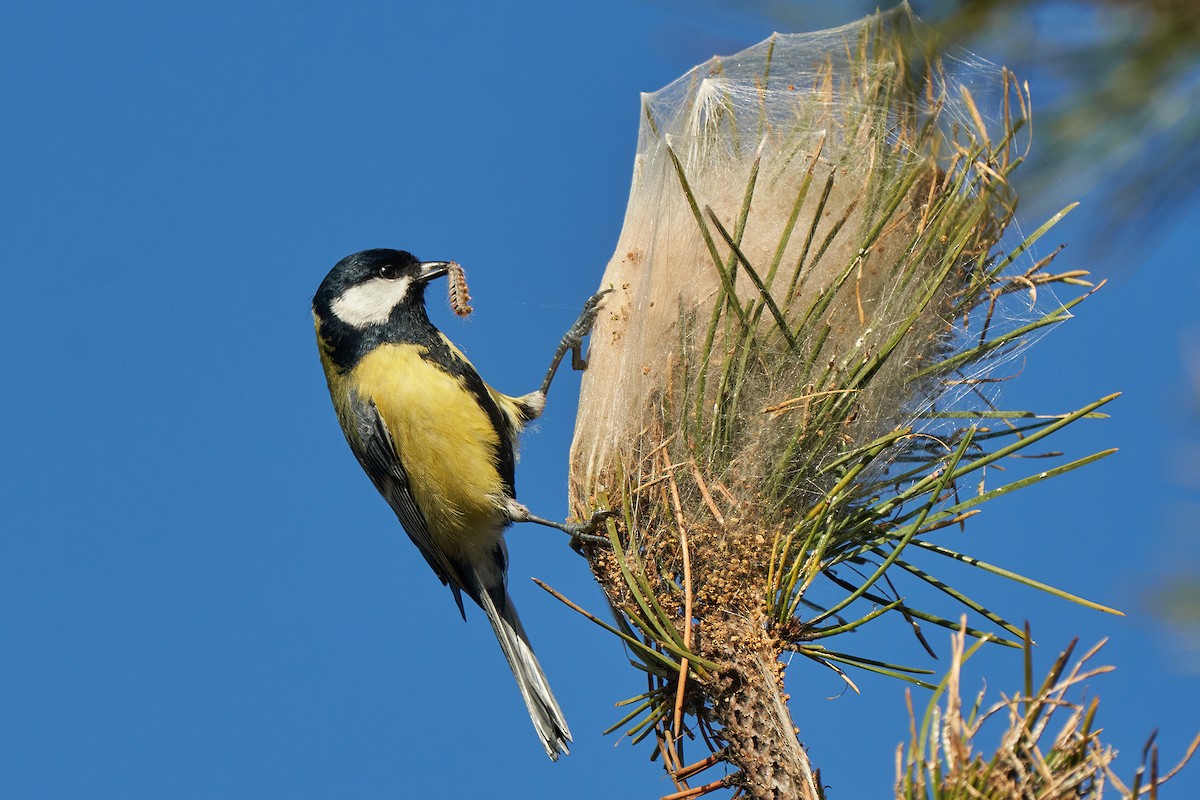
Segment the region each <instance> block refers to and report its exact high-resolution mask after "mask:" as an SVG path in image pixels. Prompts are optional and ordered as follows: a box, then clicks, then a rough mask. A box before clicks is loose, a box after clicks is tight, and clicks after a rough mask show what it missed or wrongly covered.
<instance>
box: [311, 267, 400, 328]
mask: <svg viewBox="0 0 1200 800" xmlns="http://www.w3.org/2000/svg"><path fill="white" fill-rule="evenodd" d="M411 283H412V278H410V277H405V278H400V279H399V280H394V281H389V280H384V279H383V278H373V279H371V280H369V281H367V282H366V283H360V284H359V285H358V286H352V287H350V288H349V289H347V290H346V291H345V292H343V293H342V296H341V297H339V298H338V299H336V300H334V301H333V302H332V303H331V304H330V306H329V308H330V310H331V311H333V314H334V316H335V317H337V318H338V319H340V320H341V321H342V322H345V323H346V324H347V325H352V326H354V327H355V328H360V329H361V328H367V327H370V326H372V325H382V324H383V323H385V322H387V321H388V317H390V316H391V315H392V309H393V308H395V307H396V306H397V305H399V304H400V302H402V301H403V300H404V298H405V297H406V296H408V287H409V285H410V284H411Z"/></svg>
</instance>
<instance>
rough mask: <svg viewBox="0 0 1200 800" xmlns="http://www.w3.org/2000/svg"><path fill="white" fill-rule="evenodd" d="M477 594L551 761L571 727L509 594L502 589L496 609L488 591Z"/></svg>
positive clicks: (564, 747)
mask: <svg viewBox="0 0 1200 800" xmlns="http://www.w3.org/2000/svg"><path fill="white" fill-rule="evenodd" d="M501 591H503V589H501ZM478 595H479V596H478V601H479V605H480V607H482V608H483V611H484V613H485V614H487V618H488V622H490V623H492V630H493V631H495V633H496V639H497V640H499V642H500V649H501V650H503V651H504V657H505V658H506V659H507V660H508V666H509V667H511V668H512V671H513V676H514V677H516V679H517V686H518V687H519V688H520V690H521V697H522V698H523V699H524V700H525V708H527V709H528V710H529V718H530V719H532V720H533V727H534V728H536V729H537V734H538V737H539V738H540V739H541V740H542V747H544V748H546V755H548V756H550V759H551V760H552V761H557V760H558V756H559V754H560V753H569V752H570V750H569V749H568V747H567V743H568V742H570V741H571V731H570V730H569V729H568V728H567V721H566V719H565V718H564V717H563V713H562V709H561V708H559V707H558V701H557V700H555V699H554V693H553V692H551V691H550V684H549V683H548V682H547V681H546V674H545V673H544V672H542V666H541V665H540V664H539V663H538V660H537V657H536V656H534V654H533V648H531V647H530V646H529V637H527V636H526V635H525V629H524V627H522V625H521V619H520V618H519V617H518V616H517V610H516V607H515V606H513V602H512V598H510V597H509V596H508V593H507V592H505V593H504V595H503V599H504V607H503V608H502V609H497V608H496V603H495V601H494V600H493V599H492V593H491V592H488V591H481V592H479V593H478Z"/></svg>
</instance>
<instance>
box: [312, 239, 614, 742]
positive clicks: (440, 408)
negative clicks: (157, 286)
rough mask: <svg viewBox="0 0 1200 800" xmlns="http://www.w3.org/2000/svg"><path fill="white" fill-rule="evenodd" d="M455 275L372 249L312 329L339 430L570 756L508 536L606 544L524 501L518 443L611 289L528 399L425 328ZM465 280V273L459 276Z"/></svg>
mask: <svg viewBox="0 0 1200 800" xmlns="http://www.w3.org/2000/svg"><path fill="white" fill-rule="evenodd" d="M452 269H457V265H456V264H454V262H448V261H421V260H419V259H418V258H416V257H415V256H413V255H412V254H411V253H409V252H407V251H404V250H393V249H382V248H381V249H371V250H363V251H361V252H357V253H354V254H352V255H349V256H347V257H346V258H343V259H342V260H341V261H339V262H338V263H337V264H336V265H335V266H334V267H333V269H332V270H330V271H329V274H328V275H326V276H325V279H324V280H323V281H322V282H321V285H320V287H319V288H318V289H317V292H316V294H315V295H314V297H313V304H312V310H313V319H314V324H315V327H316V333H317V344H318V349H319V351H320V358H321V365H322V367H323V368H324V372H325V377H326V381H327V383H328V385H329V393H330V397H331V398H332V400H333V406H334V410H335V412H336V414H337V418H338V421H339V423H340V424H341V428H342V432H343V433H344V434H345V437H346V441H347V442H348V443H349V445H350V449H351V450H352V451H353V453H354V456H355V457H356V458H357V460H358V462H359V464H360V465H361V466H362V468H363V470H364V471H365V472H366V473H367V476H368V477H369V478H370V479H371V482H372V483H373V484H374V485H375V488H376V489H377V490H378V491H379V493H380V494H381V495H382V496H383V498H384V499H385V500H386V501H387V502H388V504H389V505H390V506H391V508H392V510H393V511H394V512H395V514H396V517H397V518H398V519H399V521H400V524H401V526H402V527H403V528H404V530H405V532H406V533H407V534H408V536H409V538H410V539H412V541H413V543H414V544H415V545H416V547H417V549H418V550H419V551H420V553H421V555H422V556H424V558H425V560H426V561H427V562H428V563H429V566H430V567H431V568H432V569H433V571H434V573H435V574H436V575H437V577H438V578H440V579H441V581H442V583H443V584H445V585H448V586H449V587H450V590H451V592H452V593H453V595H454V600H455V602H456V603H457V604H458V610H459V613H460V614H461V615H462V616H463V619H464V620H465V619H466V612H465V609H464V607H463V599H462V596H463V594H466V596H467V597H469V598H470V599H471V600H472V601H474V603H475V604H477V605H478V606H479V607H480V608H481V609H482V610H483V612H484V614H485V615H486V617H487V619H488V622H490V623H491V626H492V630H493V631H494V633H495V634H496V638H497V640H498V641H499V643H500V648H501V650H502V651H503V652H504V657H505V659H506V660H507V661H508V665H509V667H511V668H512V672H513V675H514V676H515V677H516V681H517V686H518V687H519V688H520V691H521V697H522V699H523V700H524V701H525V706H526V708H527V709H528V711H529V716H530V719H532V721H533V726H534V728H535V729H536V731H537V734H538V737H539V739H540V740H541V743H542V746H543V747H544V748H545V750H546V754H547V755H548V756H550V758H551V760H557V759H558V757H559V755H560V754H564V753H569V752H570V751H569V747H568V743H569V742H570V741H571V732H570V729H569V728H568V727H567V722H566V719H565V718H564V716H563V713H562V709H561V708H560V707H559V704H558V701H557V700H556V699H555V697H554V694H553V692H552V691H551V690H550V685H549V683H548V681H547V679H546V675H545V673H544V672H543V671H542V667H541V665H540V664H539V663H538V660H537V658H536V657H535V656H534V653H533V649H532V647H531V646H530V643H529V637H528V635H527V634H526V632H525V628H524V627H523V626H522V625H521V620H520V617H518V616H517V610H516V607H515V606H514V605H513V601H512V598H511V597H510V596H509V594H508V590H507V570H508V552H507V548H506V546H505V543H504V534H505V531H506V530H507V529H508V527H509V526H510V525H511V524H512V523H514V522H534V523H539V524H542V525H547V526H550V527H554V528H557V529H559V530H562V531H564V532H566V533H568V534H570V535H571V536H572V537H573V539H572V541H573V543H578V540H579V538H580V537H582V538H584V539H585V540H593V539H598V538H599V537H595V536H594V535H593V534H592V533H590V531H591V530H592V529H593V528H594V527H595V526H596V524H597V522H598V521H599V520H601V519H602V518H603V512H597V513H596V514H593V516H592V518H591V519H590V520H588V521H587V522H585V523H571V522H556V521H552V520H548V519H544V518H542V517H538V516H535V515H533V514H532V513H530V511H529V509H528V508H526V507H525V506H523V505H522V504H520V503H519V502H517V499H516V491H515V485H514V482H515V466H516V458H517V436H518V434H519V433H520V431H521V430H522V428H523V427H524V426H525V425H526V424H527V423H528V422H530V421H531V420H533V419H536V418H537V417H538V416H539V415H540V414H541V413H542V410H543V409H544V408H545V404H546V394H547V392H548V391H549V388H550V382H551V380H552V379H553V378H554V375H555V372H556V370H557V369H558V366H559V363H560V362H561V361H562V359H563V357H564V356H565V355H566V353H567V352H568V351H570V352H571V363H572V366H573V367H574V368H575V369H583V368H584V367H585V366H586V361H585V360H584V359H583V358H582V353H581V345H582V340H583V338H584V337H585V336H586V335H587V334H588V333H589V332H590V331H591V328H592V325H593V323H594V322H595V319H596V316H597V314H598V313H599V307H600V303H601V300H602V298H603V296H604V295H605V294H606V293H607V292H604V291H601V292H597V293H596V294H594V295H592V296H591V297H590V298H589V299H588V300H587V302H586V303H585V304H584V308H583V311H582V313H581V314H580V316H579V318H578V319H577V320H576V322H575V324H574V325H572V326H571V328H570V329H569V330H568V331H567V333H566V335H564V336H563V339H562V341H561V342H560V343H559V346H558V348H557V350H556V351H555V354H554V358H553V359H552V362H551V365H550V368H549V370H548V371H547V373H546V377H545V379H544V381H543V382H542V385H541V386H540V387H539V388H538V389H537V390H535V391H533V392H529V393H528V394H524V395H521V396H519V397H510V396H508V395H506V394H503V393H502V392H499V391H497V390H496V389H493V388H492V387H491V386H489V385H488V384H487V383H485V382H484V380H483V379H482V378H481V377H480V376H479V373H478V372H477V371H476V370H475V367H474V366H472V365H471V362H470V361H468V360H467V357H466V356H465V355H463V353H462V351H460V350H459V349H458V348H457V347H456V346H455V345H454V344H453V343H451V341H450V340H449V339H448V338H447V337H446V336H445V335H444V334H443V333H442V332H441V331H439V330H438V329H437V327H435V326H434V324H433V323H432V322H431V321H430V319H429V315H428V313H427V311H426V308H425V289H426V287H427V285H428V284H429V282H430V281H432V280H434V279H436V278H439V277H442V276H445V275H447V274H448V273H449V272H450V271H451V270H452ZM459 275H461V273H459Z"/></svg>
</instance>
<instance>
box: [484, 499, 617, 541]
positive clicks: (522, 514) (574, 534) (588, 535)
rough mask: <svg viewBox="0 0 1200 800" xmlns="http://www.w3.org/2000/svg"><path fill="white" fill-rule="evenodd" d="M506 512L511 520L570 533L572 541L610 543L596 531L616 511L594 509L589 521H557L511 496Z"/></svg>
mask: <svg viewBox="0 0 1200 800" xmlns="http://www.w3.org/2000/svg"><path fill="white" fill-rule="evenodd" d="M504 513H505V514H507V515H508V518H509V520H510V521H512V522H535V523H537V524H538V525H545V526H546V527H547V528H554V529H555V530H560V531H562V532H563V533H566V534H568V535H570V537H571V541H572V542H575V541H580V542H587V543H588V544H609V541H608V537H607V536H598V535H596V533H594V531H595V530H596V529H597V528H599V527H600V524H601V523H602V522H604V520H606V519H608V518H609V517H611V516H612V515H613V514H615V513H616V512H615V511H611V510H603V511H594V512H592V516H591V517H590V518H589V519H588V521H587V522H555V521H554V520H552V519H545V518H543V517H538V516H535V515H534V514H532V513H530V511H529V509H528V508H526V507H525V506H523V505H521V504H520V503H518V502H517V501H516V500H514V499H513V498H511V497H510V498H508V500H507V501H506V502H505V504H504Z"/></svg>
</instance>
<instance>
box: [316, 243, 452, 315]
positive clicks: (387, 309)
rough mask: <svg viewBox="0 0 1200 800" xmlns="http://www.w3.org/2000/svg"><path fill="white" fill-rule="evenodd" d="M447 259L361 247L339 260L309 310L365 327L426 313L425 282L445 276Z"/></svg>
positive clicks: (322, 284) (447, 264)
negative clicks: (441, 259)
mask: <svg viewBox="0 0 1200 800" xmlns="http://www.w3.org/2000/svg"><path fill="white" fill-rule="evenodd" d="M448 267H449V263H448V262H446V261H426V262H421V261H419V260H417V258H416V256H414V255H413V254H412V253H408V252H405V251H404V250H383V249H378V250H363V251H362V252H359V253H355V254H354V255H351V256H346V257H345V258H343V259H342V260H341V261H339V262H338V263H337V264H336V265H335V266H334V268H333V269H331V270H330V271H329V274H328V275H326V276H325V280H323V281H321V286H320V288H319V289H317V294H316V296H315V297H313V312H314V313H315V314H316V315H317V318H318V319H320V320H323V321H332V320H335V319H336V320H337V321H339V322H341V323H343V324H345V325H348V326H350V327H351V328H354V329H357V330H360V331H361V330H365V329H367V328H372V327H375V326H379V325H385V324H387V323H388V322H389V321H391V320H392V319H393V317H394V315H397V314H404V313H405V312H408V313H413V312H415V313H417V314H419V315H420V316H421V317H422V318H424V315H425V284H427V283H428V282H429V281H431V280H433V279H434V278H438V277H441V276H442V275H445V274H446V271H447V268H448Z"/></svg>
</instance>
